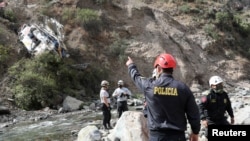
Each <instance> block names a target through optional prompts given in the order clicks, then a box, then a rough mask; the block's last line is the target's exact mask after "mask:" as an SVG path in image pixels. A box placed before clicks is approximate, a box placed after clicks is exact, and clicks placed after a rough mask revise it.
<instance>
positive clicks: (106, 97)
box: [100, 80, 112, 129]
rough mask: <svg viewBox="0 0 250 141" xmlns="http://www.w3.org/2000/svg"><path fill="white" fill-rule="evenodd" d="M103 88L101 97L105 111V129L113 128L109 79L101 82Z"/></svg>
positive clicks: (103, 110)
mask: <svg viewBox="0 0 250 141" xmlns="http://www.w3.org/2000/svg"><path fill="white" fill-rule="evenodd" d="M101 87H102V88H101V90H100V99H101V103H102V112H103V127H104V129H112V127H111V125H110V120H111V107H110V95H109V93H108V91H107V90H108V88H109V82H108V81H107V80H103V81H102V82H101Z"/></svg>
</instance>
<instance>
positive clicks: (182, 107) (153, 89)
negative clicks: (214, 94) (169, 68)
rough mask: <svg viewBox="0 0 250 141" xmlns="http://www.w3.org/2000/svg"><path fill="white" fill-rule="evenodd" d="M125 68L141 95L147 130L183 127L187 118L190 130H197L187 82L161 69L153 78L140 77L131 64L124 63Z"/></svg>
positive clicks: (198, 117)
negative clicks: (144, 102)
mask: <svg viewBox="0 0 250 141" xmlns="http://www.w3.org/2000/svg"><path fill="white" fill-rule="evenodd" d="M128 72H129V75H130V77H131V78H132V80H133V82H134V84H135V85H136V87H137V88H139V89H140V90H141V91H142V92H143V93H144V95H145V98H146V102H147V110H148V113H147V119H148V126H149V129H150V130H177V131H185V130H186V128H187V120H188V122H189V123H190V125H191V129H192V131H193V133H194V134H198V133H199V131H200V115H199V109H198V105H197V104H196V102H195V98H194V96H193V93H192V92H191V90H190V89H189V87H188V86H186V85H185V84H184V83H183V82H180V81H177V80H175V79H174V78H173V77H172V75H169V74H165V73H163V74H161V76H160V77H159V78H157V79H156V80H155V81H152V79H150V78H145V77H142V76H141V75H140V73H139V71H138V70H137V68H136V66H135V64H130V65H129V66H128ZM186 118H187V119H186Z"/></svg>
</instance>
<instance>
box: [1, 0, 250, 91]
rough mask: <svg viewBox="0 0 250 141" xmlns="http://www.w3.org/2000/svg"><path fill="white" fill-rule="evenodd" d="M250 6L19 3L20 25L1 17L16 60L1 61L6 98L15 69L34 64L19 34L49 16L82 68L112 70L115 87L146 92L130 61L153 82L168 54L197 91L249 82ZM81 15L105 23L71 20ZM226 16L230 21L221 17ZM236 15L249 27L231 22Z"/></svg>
mask: <svg viewBox="0 0 250 141" xmlns="http://www.w3.org/2000/svg"><path fill="white" fill-rule="evenodd" d="M249 6H250V3H249V1H248V0H241V1H240V3H239V1H236V0H235V1H232V0H231V1H228V0H225V1H222V2H214V1H213V0H206V1H201V2H193V1H189V2H185V0H184V1H178V2H175V1H171V2H170V1H169V2H168V1H166V0H165V1H161V0H84V1H82V0H77V1H76V0H60V1H59V0H43V1H36V0H23V1H19V0H11V1H9V2H8V5H7V7H5V8H3V10H5V11H6V10H9V11H11V12H12V14H13V15H15V16H14V17H15V18H10V17H11V15H7V16H6V15H4V16H2V17H1V18H0V28H1V34H0V35H1V39H0V41H1V42H0V43H1V44H2V45H3V46H4V47H7V48H8V52H9V55H10V56H9V57H8V60H5V61H4V62H0V63H1V64H0V65H1V70H0V73H1V74H0V78H1V81H2V82H1V83H0V84H1V88H0V92H1V95H5V91H6V85H5V84H6V83H4V80H5V78H6V75H8V74H7V73H6V72H7V69H8V67H10V66H11V65H12V64H13V63H15V62H17V61H19V60H20V59H21V58H25V57H26V54H25V53H23V52H22V51H23V46H22V44H20V43H19V42H18V40H17V31H18V28H19V27H20V26H21V25H22V24H23V23H33V22H36V23H39V22H41V21H42V19H43V18H44V16H49V17H52V18H55V19H57V20H58V21H60V22H61V23H62V24H63V25H64V31H65V41H64V42H65V45H66V48H67V50H68V51H69V53H70V55H71V56H70V58H71V59H72V60H74V63H75V64H78V63H88V64H91V65H95V66H97V67H100V68H106V69H109V70H110V71H109V76H107V77H105V76H104V77H103V78H105V79H107V80H109V81H110V82H111V84H114V85H113V86H112V87H116V85H115V84H116V82H117V80H119V79H123V80H125V82H126V84H127V86H128V87H129V88H130V89H131V90H132V91H133V92H134V93H138V90H137V89H136V88H135V86H134V85H133V84H132V83H131V80H130V78H129V77H128V75H127V68H126V66H125V61H126V58H127V56H130V57H132V58H133V59H134V61H135V63H136V64H137V65H138V67H139V69H140V71H141V73H142V74H143V75H145V76H150V75H151V72H152V70H153V67H152V64H153V62H154V58H155V56H156V55H158V54H159V53H162V52H168V53H171V54H173V56H174V57H175V58H176V60H177V63H178V67H177V69H176V71H175V72H174V76H175V78H176V79H179V80H182V81H184V82H186V83H187V84H189V85H191V84H192V83H193V82H195V83H197V82H198V83H199V84H200V85H201V86H203V87H204V88H207V81H208V78H209V77H210V76H211V75H220V76H222V77H223V78H225V79H226V80H227V82H228V83H237V82H239V81H240V80H245V79H249V77H250V76H249V74H250V72H249V71H250V69H249V67H250V65H249V57H248V56H249V55H250V53H249V47H247V45H248V42H249V41H250V40H249V37H250V36H249V33H250V32H249V31H250V30H249V29H250V23H247V22H246V21H247V19H248V18H249V16H250V14H249V13H250V9H249ZM76 9H91V10H94V11H97V13H98V15H99V18H100V19H99V21H101V22H94V23H91V22H90V23H88V24H86V23H81V22H80V23H79V22H76V21H75V19H73V18H72V17H71V15H70V14H72V13H71V12H72V11H73V12H76V11H75V10H76ZM65 11H66V12H65ZM11 12H9V13H11ZM225 13H226V15H227V16H228V17H226V18H225V19H226V20H225V19H223V16H221V17H222V18H221V19H222V20H221V19H219V18H218V17H219V16H218V15H220V14H225ZM234 15H237V16H238V17H240V18H239V19H240V20H238V21H241V22H232V21H230V20H228V18H229V19H234ZM235 17H236V16H235ZM76 19H77V18H76ZM243 21H244V22H243ZM242 23H244V25H246V26H244V27H246V28H244V29H245V30H243V28H242V27H243V26H242ZM248 28H249V29H248ZM248 30H249V31H248ZM243 31H244V32H243ZM115 47H118V49H117V48H115ZM247 57H248V58H247ZM96 85H99V84H96Z"/></svg>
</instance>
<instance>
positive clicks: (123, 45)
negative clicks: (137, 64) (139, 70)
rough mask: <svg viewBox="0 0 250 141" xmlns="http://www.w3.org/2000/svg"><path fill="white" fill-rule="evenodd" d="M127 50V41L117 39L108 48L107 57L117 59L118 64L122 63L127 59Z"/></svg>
mask: <svg viewBox="0 0 250 141" xmlns="http://www.w3.org/2000/svg"><path fill="white" fill-rule="evenodd" d="M126 49H127V41H126V40H124V39H117V40H116V41H114V42H113V44H111V45H110V46H109V55H110V56H113V57H118V59H119V60H118V61H119V62H120V63H124V61H125V60H126V59H127V56H126V55H125V50H126Z"/></svg>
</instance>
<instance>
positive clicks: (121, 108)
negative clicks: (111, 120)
mask: <svg viewBox="0 0 250 141" xmlns="http://www.w3.org/2000/svg"><path fill="white" fill-rule="evenodd" d="M125 111H128V104H127V101H117V112H118V118H120V117H121V115H122V113H123V112H125Z"/></svg>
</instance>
